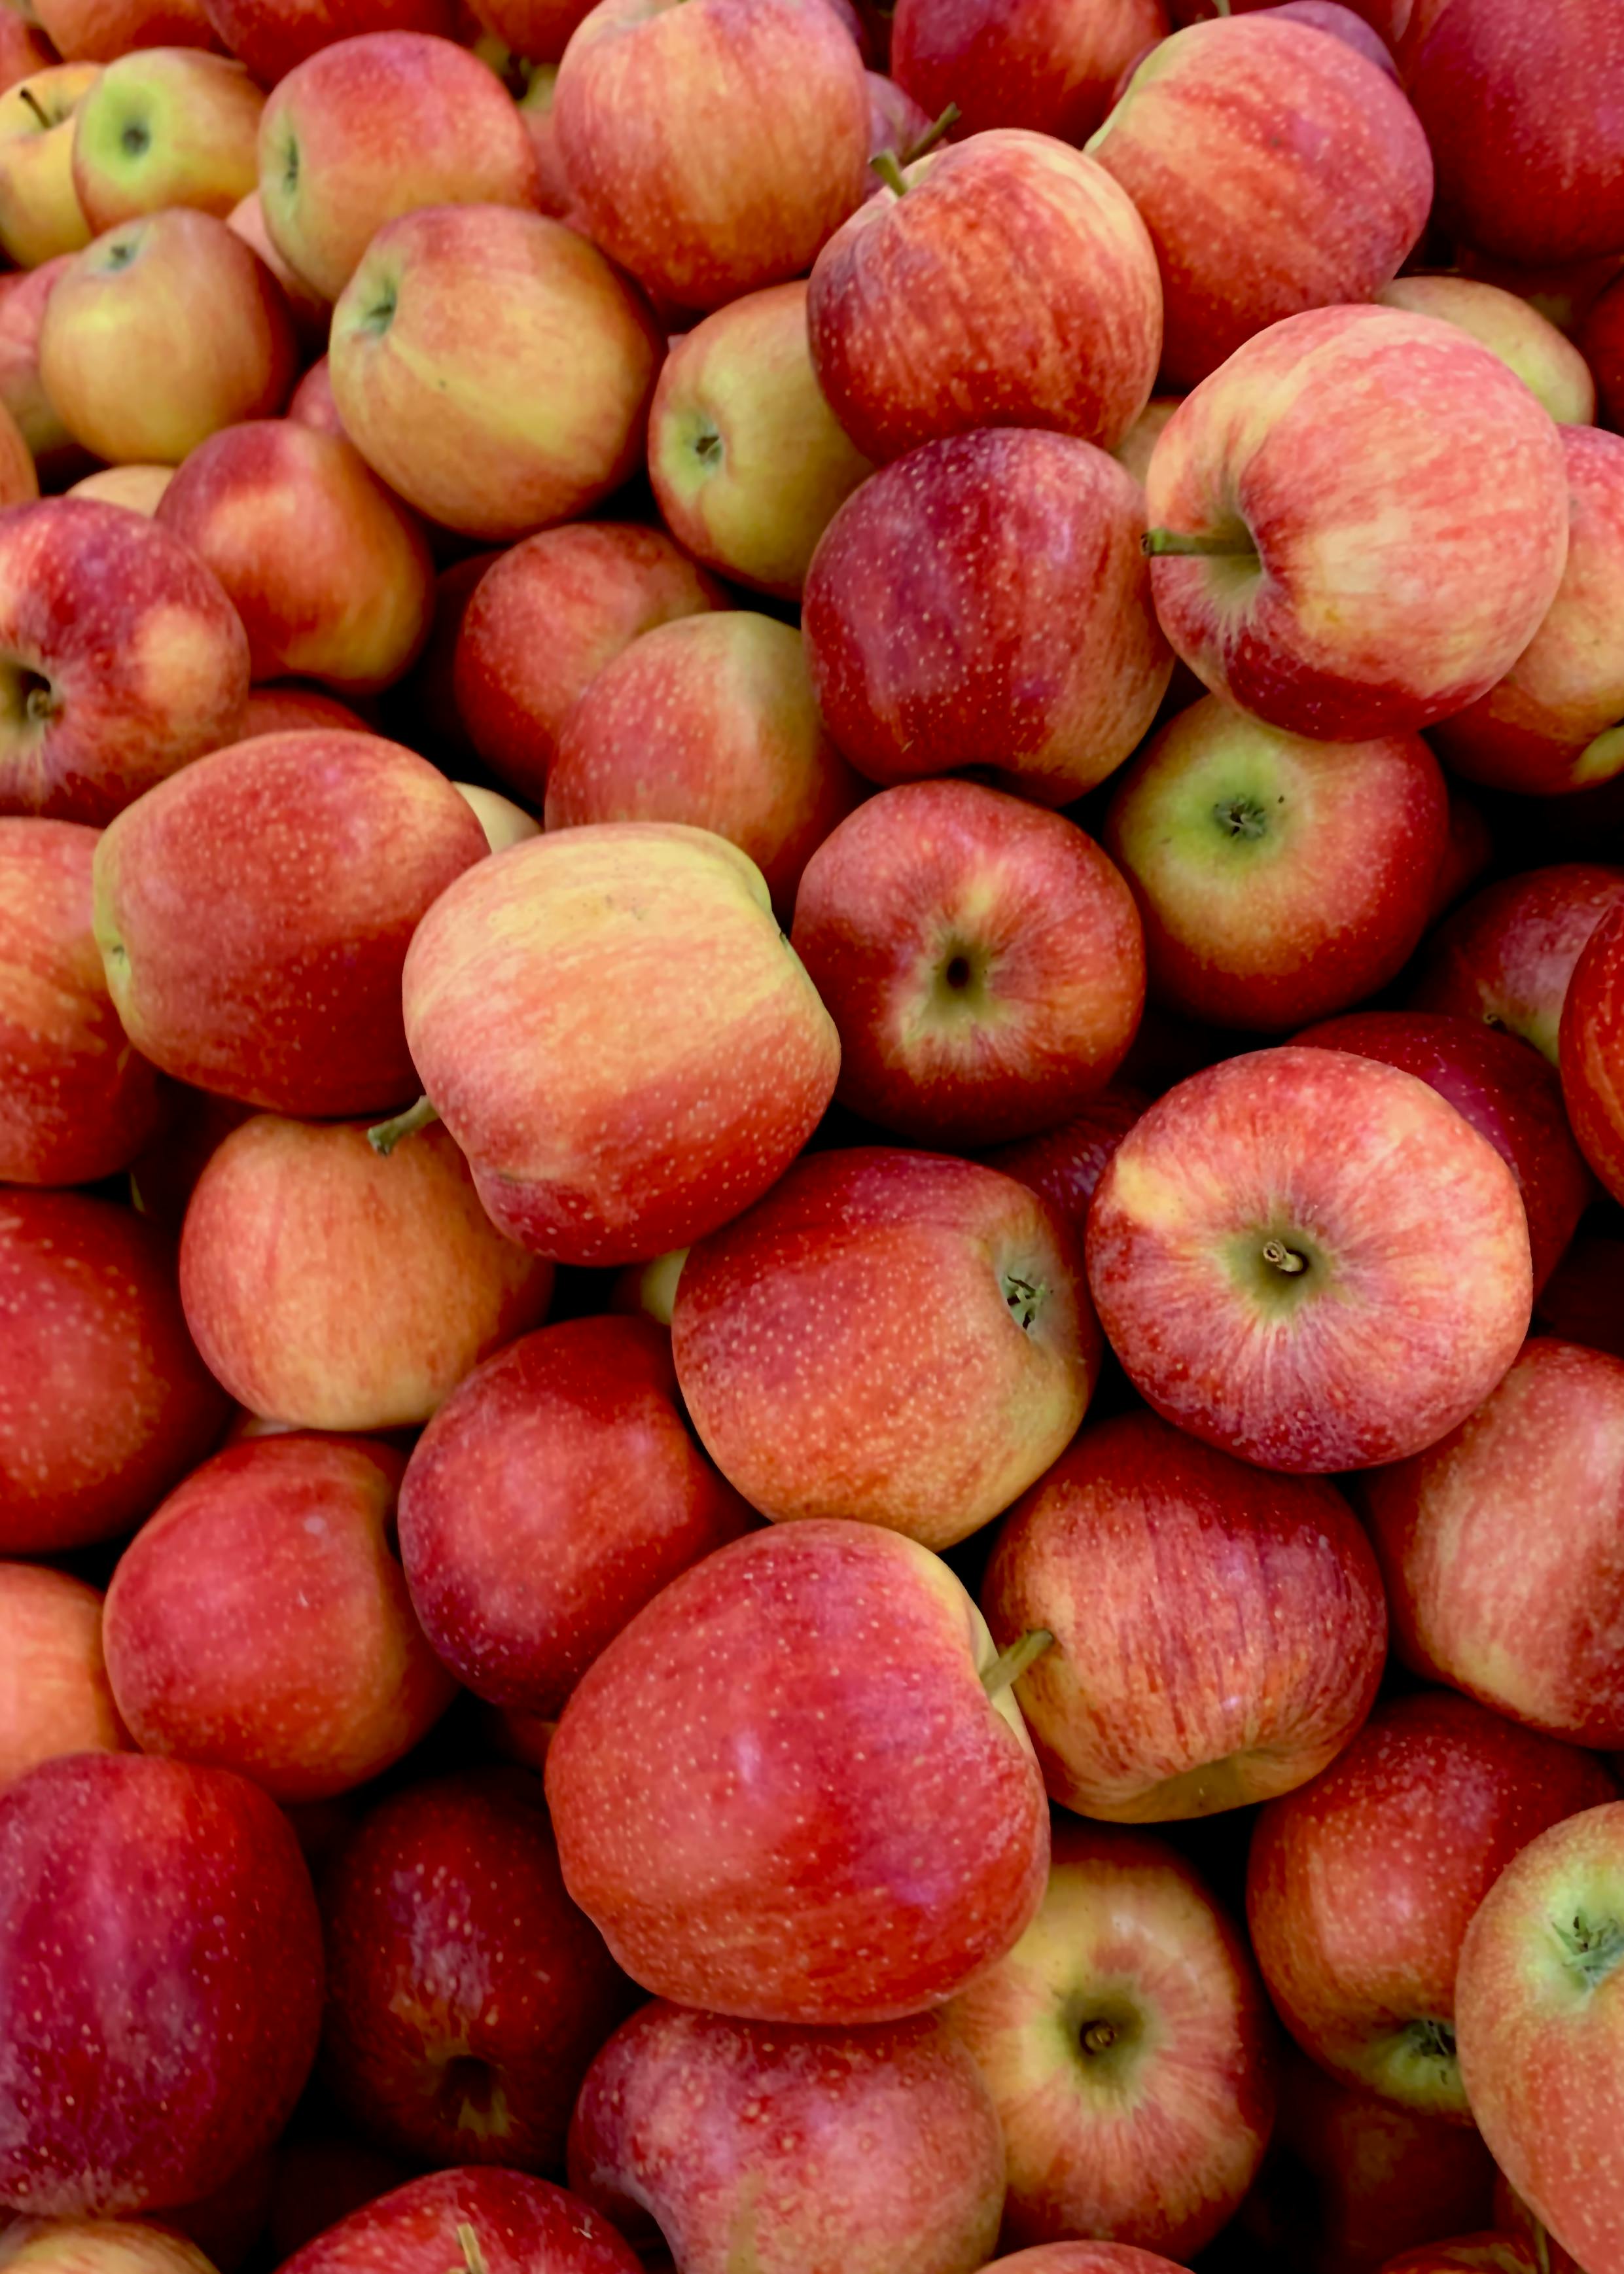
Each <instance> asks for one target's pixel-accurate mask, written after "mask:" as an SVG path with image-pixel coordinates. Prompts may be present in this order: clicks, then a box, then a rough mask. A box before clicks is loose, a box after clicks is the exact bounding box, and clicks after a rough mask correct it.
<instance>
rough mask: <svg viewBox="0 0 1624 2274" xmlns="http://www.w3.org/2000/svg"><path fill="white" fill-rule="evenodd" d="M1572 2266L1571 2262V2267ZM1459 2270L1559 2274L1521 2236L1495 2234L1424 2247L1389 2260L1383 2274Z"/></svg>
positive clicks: (1446, 2273)
mask: <svg viewBox="0 0 1624 2274" xmlns="http://www.w3.org/2000/svg"><path fill="white" fill-rule="evenodd" d="M1563 2255H1564V2256H1566V2255H1567V2254H1566V2253H1565V2252H1564V2253H1563ZM1568 2263H1569V2265H1570V2266H1571V2265H1572V2263H1573V2262H1572V2261H1571V2260H1569V2262H1568ZM1457 2270H1458V2274H1558V2270H1557V2269H1556V2267H1555V2266H1554V2264H1552V2263H1547V2265H1546V2267H1545V2269H1543V2270H1542V2269H1541V2266H1540V2262H1539V2260H1538V2257H1537V2256H1536V2255H1535V2253H1534V2246H1533V2245H1532V2243H1531V2242H1529V2241H1526V2240H1524V2239H1523V2237H1522V2235H1520V2234H1500V2233H1494V2232H1492V2231H1491V2232H1490V2233H1485V2234H1462V2235H1456V2236H1455V2237H1453V2238H1452V2239H1449V2240H1445V2241H1442V2242H1425V2243H1422V2244H1421V2245H1420V2246H1419V2248H1417V2249H1415V2250H1406V2251H1404V2252H1402V2254H1401V2255H1399V2256H1398V2257H1397V2258H1389V2259H1388V2261H1387V2264H1386V2265H1385V2266H1384V2267H1383V2268H1382V2270H1381V2274H1457ZM1563 2274H1566V2270H1563Z"/></svg>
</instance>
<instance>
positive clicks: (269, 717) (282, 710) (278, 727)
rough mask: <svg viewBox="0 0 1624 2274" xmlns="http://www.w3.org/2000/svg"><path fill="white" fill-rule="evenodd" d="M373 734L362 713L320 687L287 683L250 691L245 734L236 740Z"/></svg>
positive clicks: (286, 681)
mask: <svg viewBox="0 0 1624 2274" xmlns="http://www.w3.org/2000/svg"><path fill="white" fill-rule="evenodd" d="M373 731H374V730H373V728H372V727H371V726H370V725H369V724H368V722H367V720H366V719H363V718H362V716H361V714H360V712H358V711H352V710H350V707H349V705H348V704H343V703H340V702H339V701H338V700H337V699H336V698H335V697H333V696H331V695H324V694H323V693H322V691H321V689H320V688H319V687H299V686H296V685H295V684H294V682H293V681H291V680H284V681H282V682H281V683H280V684H279V685H276V686H272V687H251V688H250V689H249V690H248V700H247V702H246V703H245V704H244V706H243V726H242V732H241V734H238V735H237V737H236V739H237V741H238V742H253V741H255V740H256V739H257V738H258V737H259V735H261V734H311V733H314V732H321V733H332V734H372V732H373Z"/></svg>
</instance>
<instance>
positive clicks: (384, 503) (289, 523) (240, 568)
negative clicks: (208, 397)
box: [157, 418, 434, 695]
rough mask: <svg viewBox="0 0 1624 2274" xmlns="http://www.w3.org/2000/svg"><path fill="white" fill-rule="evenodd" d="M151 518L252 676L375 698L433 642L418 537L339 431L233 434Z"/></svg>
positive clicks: (217, 438)
mask: <svg viewBox="0 0 1624 2274" xmlns="http://www.w3.org/2000/svg"><path fill="white" fill-rule="evenodd" d="M157 517H158V520H159V521H160V522H161V523H162V525H163V526H164V528H166V529H169V530H172V531H174V532H175V534H176V536H177V537H178V538H180V539H181V540H182V542H183V543H184V544H186V545H189V546H191V547H192V551H193V552H194V553H196V554H197V555H198V557H199V560H201V561H207V564H208V566H209V567H210V568H211V569H213V570H214V574H215V576H218V577H219V579H220V581H221V584H222V585H223V586H224V588H225V591H226V592H227V594H228V596H229V599H230V601H231V604H232V606H234V607H235V608H236V610H237V614H238V615H239V616H240V617H241V618H242V620H243V625H244V629H245V630H246V632H247V634H248V647H249V666H250V669H251V670H252V674H253V676H254V677H255V678H256V679H277V678H281V677H283V676H284V675H288V674H301V675H304V676H306V677H309V678H312V679H317V680H320V681H324V682H325V683H326V684H327V686H329V687H335V688H337V689H339V690H340V691H341V692H342V693H343V694H346V695H368V694H374V693H376V692H377V690H378V689H380V688H382V687H387V686H388V685H390V684H391V683H392V682H393V681H395V680H396V679H399V678H400V677H401V676H402V674H403V673H404V672H405V671H406V670H407V669H408V668H409V667H410V665H411V663H412V661H413V660H414V659H415V658H416V656H417V653H418V652H419V651H420V650H421V648H422V646H423V644H424V642H425V639H426V638H427V636H428V629H429V620H430V617H431V615H432V611H433V602H434V569H433V563H432V561H431V560H430V558H429V549H428V546H427V544H426V542H425V538H424V536H423V532H422V531H421V530H420V529H419V527H418V525H417V522H416V521H415V520H414V519H413V517H412V516H411V515H410V513H408V512H407V511H406V510H405V509H404V508H403V507H402V505H401V502H400V501H399V499H398V498H396V497H395V496H393V495H392V494H391V493H390V492H389V491H388V490H387V489H385V487H384V486H383V485H382V483H381V482H380V481H378V480H377V479H376V478H374V476H373V475H372V472H371V471H370V470H369V469H368V467H367V465H366V463H365V460H364V459H363V458H362V456H361V455H360V453H359V452H358V451H357V449H355V448H354V447H353V446H352V445H351V444H350V442H348V441H346V440H344V438H343V436H342V435H341V434H324V433H319V432H317V431H316V430H315V429H314V428H312V427H309V426H305V425H300V424H297V423H296V422H295V421H294V420H292V419H289V418H266V419H251V420H246V421H244V422H243V423H242V424H240V425H234V426H228V427H227V428H226V429H225V431H224V432H223V433H219V434H213V435H211V436H210V437H209V439H208V440H207V441H206V442H201V443H199V445H198V448H196V449H195V450H193V451H192V455H191V456H189V457H188V458H187V459H186V460H185V462H184V464H183V465H182V466H181V468H180V470H179V471H178V472H177V475H176V477H175V479H174V481H173V482H171V483H170V484H169V487H168V489H167V490H166V491H165V493H164V496H163V499H162V502H161V504H160V506H159V508H158V516H157Z"/></svg>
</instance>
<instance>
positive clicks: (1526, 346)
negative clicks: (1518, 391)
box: [1376, 275, 1596, 442]
mask: <svg viewBox="0 0 1624 2274" xmlns="http://www.w3.org/2000/svg"><path fill="white" fill-rule="evenodd" d="M1376 297H1377V299H1378V300H1379V301H1380V304H1381V305H1382V306H1383V307H1384V308H1402V309H1403V310H1404V311H1405V312H1407V313H1408V314H1410V315H1412V316H1436V317H1438V318H1440V320H1441V321H1443V322H1444V323H1446V324H1458V325H1459V326H1460V328H1461V329H1462V331H1463V332H1469V333H1470V335H1471V336H1472V338H1473V339H1475V340H1479V341H1481V342H1482V343H1483V345H1484V346H1485V348H1488V349H1490V350H1492V352H1493V353H1494V354H1495V355H1497V356H1499V358H1500V361H1501V362H1502V363H1504V364H1507V365H1509V366H1510V368H1511V369H1512V370H1513V371H1515V373H1516V375H1517V377H1518V378H1519V379H1520V380H1522V383H1523V385H1524V386H1525V387H1526V388H1528V389H1529V390H1530V393H1531V394H1533V395H1537V396H1538V399H1539V401H1540V402H1541V403H1544V404H1545V409H1546V410H1548V411H1549V412H1550V414H1551V416H1552V418H1554V419H1555V420H1556V422H1557V424H1558V425H1567V426H1588V425H1590V421H1591V420H1592V419H1593V418H1595V416H1596V387H1595V382H1594V381H1593V380H1592V379H1591V377H1590V368H1589V366H1588V365H1587V364H1586V363H1585V360H1584V358H1583V356H1582V355H1581V354H1580V352H1579V350H1578V349H1577V348H1576V347H1575V345H1574V343H1573V342H1572V341H1571V340H1568V339H1564V338H1563V336H1562V335H1561V333H1560V332H1559V331H1558V329H1557V328H1556V326H1555V325H1554V324H1553V323H1552V322H1551V321H1550V320H1549V319H1548V318H1546V317H1545V316H1543V315H1541V313H1540V312H1539V311H1538V308H1536V307H1534V306H1532V305H1530V303H1529V302H1528V301H1526V300H1522V299H1519V298H1518V297H1517V296H1516V294H1515V292H1507V291H1506V290H1503V289H1502V288H1501V287H1500V285H1498V284H1485V283H1481V282H1477V280H1475V279H1474V278H1472V277H1470V276H1432V275H1411V276H1395V278H1394V280H1393V282H1391V283H1390V284H1387V285H1384V286H1383V287H1382V289H1381V290H1380V292H1379V293H1377V295H1376ZM1562 439H1563V440H1564V442H1566V441H1568V440H1569V439H1570V438H1569V437H1568V436H1567V435H1564V436H1563V438H1562Z"/></svg>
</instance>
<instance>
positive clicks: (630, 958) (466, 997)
mask: <svg viewBox="0 0 1624 2274" xmlns="http://www.w3.org/2000/svg"><path fill="white" fill-rule="evenodd" d="M402 985H403V997H404V1003H405V1013H406V1038H407V1042H408V1044H409V1046H410V1050H411V1055H412V1059H413V1062H414V1064H415V1065H416V1066H417V1071H418V1073H419V1074H420V1075H421V1076H422V1078H423V1083H424V1087H425V1090H426V1091H427V1093H428V1095H429V1096H430V1097H431V1098H432V1101H433V1103H434V1104H435V1105H436V1106H437V1107H438V1109H439V1111H440V1113H441V1114H442V1115H443V1116H444V1118H445V1121H446V1125H447V1127H448V1128H449V1129H450V1131H451V1132H452V1133H453V1135H454V1136H455V1137H456V1139H457V1141H458V1142H459V1144H461V1145H462V1148H463V1150H464V1151H465V1152H466V1153H467V1155H468V1156H469V1159H470V1163H471V1164H472V1166H473V1171H474V1176H475V1180H476V1183H477V1187H478V1191H479V1196H480V1198H481V1200H482V1201H484V1203H485V1207H486V1209H488V1210H489V1211H490V1213H491V1216H492V1221H493V1222H494V1223H495V1224H497V1225H498V1226H499V1227H500V1229H501V1230H502V1231H506V1232H507V1233H508V1237H509V1238H510V1239H517V1240H519V1241H521V1242H522V1243H523V1245H525V1246H529V1247H530V1248H531V1249H532V1250H533V1251H534V1252H535V1253H536V1254H539V1255H550V1256H552V1257H553V1259H554V1260H555V1261H559V1262H563V1263H588V1264H609V1263H635V1262H643V1261H647V1260H648V1259H649V1258H650V1257H652V1256H656V1255H660V1254H665V1252H666V1251H667V1250H668V1249H670V1248H673V1247H684V1246H688V1243H689V1242H690V1241H691V1240H694V1239H698V1238H700V1237H701V1235H702V1234H703V1233H705V1232H707V1231H715V1230H716V1229H717V1227H718V1225H719V1224H726V1222H727V1221H728V1220H729V1219H730V1218H731V1217H733V1216H737V1215H738V1214H739V1212H740V1210H741V1209H746V1208H748V1206H749V1205H750V1203H751V1202H752V1201H755V1200H756V1199H757V1198H759V1196H760V1195H761V1194H762V1193H763V1192H765V1191H766V1190H767V1188H768V1186H770V1185H772V1184H774V1183H775V1182H776V1181H777V1179H778V1177H779V1176H780V1175H781V1174H782V1172H783V1171H784V1170H785V1169H786V1168H787V1167H788V1165H789V1163H791V1162H792V1161H793V1159H794V1157H795V1156H796V1154H797V1153H799V1152H800V1150H801V1147H802V1146H803V1145H804V1144H805V1143H806V1141H807V1139H808V1137H809V1136H810V1135H811V1133H812V1132H813V1130H814V1129H815V1128H816V1126H817V1124H818V1122H819V1120H820V1119H821V1118H823V1111H824V1108H825V1107H826V1106H827V1105H828V1103H829V1101H830V1099H831V1096H833V1094H834V1087H835V1080H836V1075H837V1073H838V1067H839V1038H838V1035H837V1034H836V1032H835V1028H834V1022H833V1020H831V1018H830V1016H829V1013H827V1012H826V1011H825V1010H824V1008H823V1005H822V1004H821V1003H820V1002H819V1001H818V999H817V996H816V991H815V990H814V989H813V986H812V983H811V982H810V980H809V979H808V977H807V975H806V973H805V972H804V970H803V969H802V968H801V961H800V959H799V957H797V956H796V955H795V954H794V953H793V950H792V949H790V948H789V947H788V945H787V943H786V940H785V939H784V937H783V935H782V934H781V933H780V931H779V930H778V924H777V922H775V920H774V918H773V916H772V913H771V900H770V896H769V893H768V891H767V886H766V883H765V880H764V879H763V877H762V874H761V871H760V870H758V869H757V868H756V864H755V863H754V862H752V861H751V860H750V859H749V857H748V855H746V854H743V853H741V852H739V851H738V850H737V848H736V847H733V846H732V845H729V844H727V843H726V840H724V839H722V838H720V837H714V836H712V835H711V833H710V832H708V831H706V830H703V829H688V828H684V827H680V826H679V825H676V824H674V823H668V822H638V821H621V822H611V823H605V824H601V825H598V826H595V827H588V828H581V829H566V830H561V831H560V832H558V833H557V834H556V835H548V836H545V837H538V838H532V839H530V840H529V841H528V842H527V843H525V844H523V845H515V846H513V847H510V848H509V849H508V851H507V852H506V853H497V854H493V855H492V856H491V858H490V859H489V860H488V861H485V862H481V863H480V864H479V865H478V867H477V869H475V870H470V871H469V873H468V874H467V875H466V876H463V877H459V878H458V879H457V881H456V883H455V885H451V886H450V887H449V889H448V890H447V891H446V892H442V893H441V895H440V899H439V900H437V901H436V902H435V904H434V907H432V909H431V910H430V912H429V914H428V915H427V916H426V917H425V919H424V921H423V922H421V923H420V924H419V925H418V927H417V932H416V934H415V935H414V937H413V939H412V944H411V946H410V950H409V951H408V953H407V958H406V968H405V975H404V979H403V983H402ZM589 1026H590V1029H591V1031H592V1034H593V1036H594V1042H593V1047H592V1049H591V1050H590V1051H588V1050H583V1049H582V1048H581V1037H582V1035H583V1034H584V1033H585V1032H586V1030H587V1028H588V1027H589Z"/></svg>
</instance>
